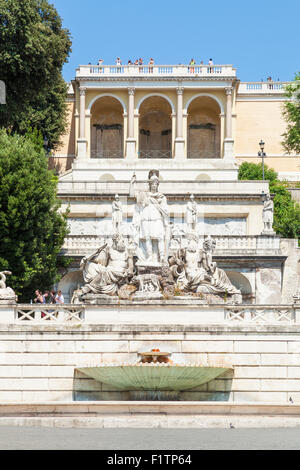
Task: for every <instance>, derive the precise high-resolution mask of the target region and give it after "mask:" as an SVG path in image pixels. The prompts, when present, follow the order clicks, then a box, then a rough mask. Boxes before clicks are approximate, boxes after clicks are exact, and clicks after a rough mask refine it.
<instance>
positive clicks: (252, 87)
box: [238, 81, 288, 94]
mask: <svg viewBox="0 0 300 470" xmlns="http://www.w3.org/2000/svg"><path fill="white" fill-rule="evenodd" d="M286 85H288V82H272V81H269V82H243V83H240V86H239V89H238V94H249V93H250V94H251V93H252V94H260V93H277V94H282V93H284V89H285V86H286Z"/></svg>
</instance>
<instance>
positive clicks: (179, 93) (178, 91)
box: [176, 86, 184, 95]
mask: <svg viewBox="0 0 300 470" xmlns="http://www.w3.org/2000/svg"><path fill="white" fill-rule="evenodd" d="M183 90H184V87H183V86H178V87H177V88H176V91H177V95H183Z"/></svg>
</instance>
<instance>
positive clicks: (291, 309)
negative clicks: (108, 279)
mask: <svg viewBox="0 0 300 470" xmlns="http://www.w3.org/2000/svg"><path fill="white" fill-rule="evenodd" d="M129 311H130V312H131V313H129V316H128V318H127V314H128V312H129ZM162 311H163V313H162ZM120 315H121V317H122V319H123V321H127V320H128V322H129V323H132V322H135V323H136V324H142V323H143V322H144V324H146V323H147V318H148V320H149V315H150V317H151V320H152V322H154V323H156V324H165V323H167V322H168V321H170V322H171V323H172V324H175V323H178V324H190V323H191V322H192V324H212V323H214V324H217V323H221V324H223V323H225V324H226V323H228V324H229V323H230V324H231V323H234V322H237V323H239V324H240V323H253V324H266V325H268V324H270V325H271V324H277V323H280V324H282V323H287V324H295V323H296V324H298V323H300V305H299V304H290V305H258V304H251V305H247V304H243V305H228V304H227V305H206V304H203V301H201V300H199V299H195V298H186V299H182V298H181V299H176V298H175V299H173V300H163V301H161V300H152V301H151V302H149V301H138V300H137V301H134V302H132V301H127V300H119V301H118V305H117V308H116V302H115V301H114V300H113V299H112V300H107V299H103V300H102V303H101V305H69V304H64V305H32V304H17V305H10V306H5V305H1V306H0V322H1V324H4V323H10V324H23V325H27V324H32V323H39V324H40V323H43V324H45V325H49V323H50V322H51V323H52V324H56V323H59V324H61V323H67V324H82V323H86V324H88V323H92V324H103V325H104V324H112V325H113V324H115V325H119V323H120V318H121V317H120ZM126 319H127V320H126Z"/></svg>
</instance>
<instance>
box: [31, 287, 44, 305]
mask: <svg viewBox="0 0 300 470" xmlns="http://www.w3.org/2000/svg"><path fill="white" fill-rule="evenodd" d="M33 301H34V302H35V303H36V304H44V303H45V302H44V297H43V295H42V293H41V291H40V290H38V289H37V290H36V291H35V299H33Z"/></svg>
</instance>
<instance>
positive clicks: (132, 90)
mask: <svg viewBox="0 0 300 470" xmlns="http://www.w3.org/2000/svg"><path fill="white" fill-rule="evenodd" d="M134 94H135V88H134V87H129V88H128V95H134Z"/></svg>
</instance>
